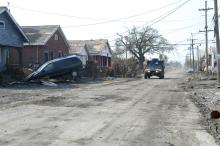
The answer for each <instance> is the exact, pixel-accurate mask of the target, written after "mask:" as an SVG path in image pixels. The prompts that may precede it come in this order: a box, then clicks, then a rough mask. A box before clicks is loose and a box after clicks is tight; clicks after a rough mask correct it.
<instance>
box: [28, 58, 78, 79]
mask: <svg viewBox="0 0 220 146" xmlns="http://www.w3.org/2000/svg"><path fill="white" fill-rule="evenodd" d="M81 70H82V62H81V60H80V59H79V58H78V57H76V56H75V55H71V56H67V57H62V58H58V59H53V60H50V61H48V62H46V63H44V64H43V65H42V66H40V67H39V68H38V69H37V70H36V71H35V72H33V73H31V74H30V75H28V76H27V77H26V79H25V81H30V80H36V79H41V78H46V77H47V78H55V77H60V76H65V75H70V76H72V77H73V79H74V80H76V81H78V80H79V79H80V71H81Z"/></svg>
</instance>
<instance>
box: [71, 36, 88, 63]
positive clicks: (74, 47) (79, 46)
mask: <svg viewBox="0 0 220 146" xmlns="http://www.w3.org/2000/svg"><path fill="white" fill-rule="evenodd" d="M69 45H70V50H69V54H71V55H76V56H78V57H79V58H80V60H81V61H82V63H83V66H84V67H85V66H86V62H87V61H88V58H89V57H88V56H89V55H88V51H87V49H86V47H85V42H84V41H82V40H69Z"/></svg>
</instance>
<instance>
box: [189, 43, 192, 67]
mask: <svg viewBox="0 0 220 146" xmlns="http://www.w3.org/2000/svg"><path fill="white" fill-rule="evenodd" d="M191 54H192V52H191V47H189V67H190V68H191V67H192V55H191Z"/></svg>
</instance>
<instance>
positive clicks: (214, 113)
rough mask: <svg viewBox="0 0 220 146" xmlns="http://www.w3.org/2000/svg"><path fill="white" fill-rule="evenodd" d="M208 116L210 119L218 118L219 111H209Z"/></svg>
mask: <svg viewBox="0 0 220 146" xmlns="http://www.w3.org/2000/svg"><path fill="white" fill-rule="evenodd" d="M210 116H211V118H212V119H219V118H220V113H219V111H211V113H210Z"/></svg>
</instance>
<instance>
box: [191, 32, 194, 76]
mask: <svg viewBox="0 0 220 146" xmlns="http://www.w3.org/2000/svg"><path fill="white" fill-rule="evenodd" d="M191 35H192V61H193V74H194V73H195V59H194V42H193V41H194V40H193V34H191Z"/></svg>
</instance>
